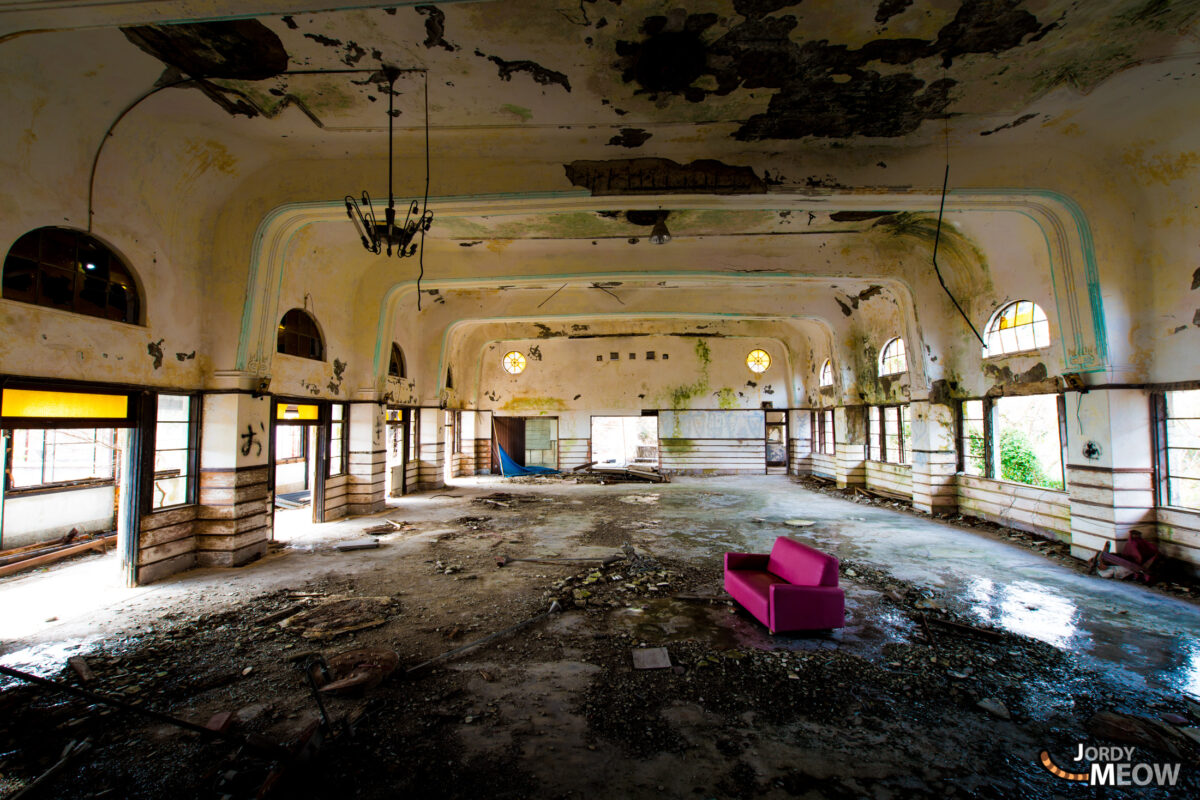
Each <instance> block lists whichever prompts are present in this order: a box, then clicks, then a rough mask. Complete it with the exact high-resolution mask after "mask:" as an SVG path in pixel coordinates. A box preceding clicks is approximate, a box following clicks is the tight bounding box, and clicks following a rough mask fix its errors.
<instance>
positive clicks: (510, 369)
mask: <svg viewBox="0 0 1200 800" xmlns="http://www.w3.org/2000/svg"><path fill="white" fill-rule="evenodd" d="M501 363H502V364H503V365H504V371H505V372H507V373H508V374H509V375H520V374H521V373H522V372H524V371H525V356H523V355H521V354H520V353H518V352H517V351H516V350H512V351H510V352H508V353H505V354H504V359H503V360H502V361H501Z"/></svg>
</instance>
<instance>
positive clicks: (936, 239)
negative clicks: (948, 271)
mask: <svg viewBox="0 0 1200 800" xmlns="http://www.w3.org/2000/svg"><path fill="white" fill-rule="evenodd" d="M942 131H943V138H944V140H945V153H946V172H945V174H944V175H943V176H942V199H941V202H940V203H939V204H938V217H937V231H936V232H935V233H934V235H933V271H934V272H935V273H936V274H937V279H938V283H940V284H941V285H942V289H944V290H945V292H946V296H947V297H949V298H950V302H951V303H954V307H955V308H957V309H958V313H959V314H961V315H962V318H963V320H964V321H966V323H967V327H968V328H970V329H971V333H973V334H975V338H976V339H978V340H979V343H980V344H982V345H983V349H984V350H986V349H987V342H985V341H984V340H983V337H982V336H980V335H979V331H978V330H976V329H975V325H974V323H972V322H971V318H970V317H968V316H967V312H965V311H963V307H962V306H961V305H959V304H958V300H957V299H955V297H954V293H953V292H951V291H950V287H949V286H947V285H946V280H945V278H943V277H942V270H941V269H940V268H939V267H938V263H937V254H938V244H939V243H940V242H941V240H942V216H943V215H944V213H945V211H946V188H947V187H948V186H949V184H950V120H949V117H943V128H942Z"/></svg>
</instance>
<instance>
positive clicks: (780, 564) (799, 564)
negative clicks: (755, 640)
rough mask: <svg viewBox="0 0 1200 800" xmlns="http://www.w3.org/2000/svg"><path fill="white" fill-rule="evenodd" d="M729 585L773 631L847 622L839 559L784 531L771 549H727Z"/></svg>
mask: <svg viewBox="0 0 1200 800" xmlns="http://www.w3.org/2000/svg"><path fill="white" fill-rule="evenodd" d="M725 591H727V592H729V594H730V595H731V596H732V597H733V599H734V600H736V601H738V603H740V604H741V605H742V606H743V607H744V608H745V609H746V610H747V611H749V612H750V613H751V614H753V615H754V616H755V617H756V618H757V619H758V621H759V622H761V623H763V624H764V625H766V626H767V629H768V630H770V631H771V633H779V632H783V631H805V630H826V629H829V628H842V627H845V624H846V622H845V608H846V598H845V594H844V593H843V592H842V590H841V588H839V587H838V560H837V559H836V558H834V557H833V556H830V555H826V554H825V553H822V552H821V551H820V550H814V549H813V548H811V547H809V546H808V545H806V544H801V543H800V542H797V541H796V540H795V539H789V538H787V537H786V536H780V537H779V538H778V539H776V540H775V544H774V546H773V547H772V548H771V553H770V555H767V554H766V553H726V554H725Z"/></svg>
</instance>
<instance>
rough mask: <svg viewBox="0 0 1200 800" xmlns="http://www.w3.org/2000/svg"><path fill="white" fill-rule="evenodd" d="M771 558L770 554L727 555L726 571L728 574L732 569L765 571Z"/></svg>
mask: <svg viewBox="0 0 1200 800" xmlns="http://www.w3.org/2000/svg"><path fill="white" fill-rule="evenodd" d="M770 557H771V556H770V554H768V553H726V554H725V570H726V571H727V572H728V571H729V570H731V569H759V570H765V569H766V568H767V562H768V561H769V560H770Z"/></svg>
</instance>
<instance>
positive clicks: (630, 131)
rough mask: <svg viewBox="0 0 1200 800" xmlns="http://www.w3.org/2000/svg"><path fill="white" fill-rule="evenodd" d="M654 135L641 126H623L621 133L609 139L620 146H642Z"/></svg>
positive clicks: (610, 142)
mask: <svg viewBox="0 0 1200 800" xmlns="http://www.w3.org/2000/svg"><path fill="white" fill-rule="evenodd" d="M653 135H654V134H652V133H650V132H648V131H644V130H642V129H641V128H622V129H621V132H620V133H619V134H617V135H616V136H614V137H612V138H611V139H609V140H608V143H609V144H610V145H613V146H619V147H630V148H633V147H641V146H642V145H644V144H645V143H646V140H647V139H649V138H650V137H651V136H653Z"/></svg>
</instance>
